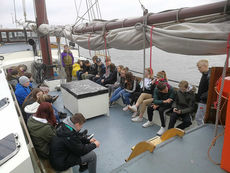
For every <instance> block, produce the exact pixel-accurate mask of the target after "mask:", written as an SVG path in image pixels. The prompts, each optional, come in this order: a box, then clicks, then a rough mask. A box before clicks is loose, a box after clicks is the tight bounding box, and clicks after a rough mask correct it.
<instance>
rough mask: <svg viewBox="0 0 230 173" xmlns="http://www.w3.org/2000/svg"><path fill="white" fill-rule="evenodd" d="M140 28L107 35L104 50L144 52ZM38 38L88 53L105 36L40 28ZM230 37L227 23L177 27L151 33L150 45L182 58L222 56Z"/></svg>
mask: <svg viewBox="0 0 230 173" xmlns="http://www.w3.org/2000/svg"><path fill="white" fill-rule="evenodd" d="M142 27H143V25H142V24H139V25H136V26H134V27H128V28H120V29H114V30H111V31H109V32H106V47H107V49H109V48H115V49H121V50H140V49H143V48H144V47H143V39H144V37H143V28H142ZM150 29H151V27H150V26H147V28H146V32H145V34H146V48H148V47H149V45H150V44H149V43H150ZM37 31H38V33H40V34H41V35H47V34H49V35H50V36H60V37H66V38H67V39H69V40H71V41H72V42H75V43H77V44H78V45H79V46H81V47H83V48H85V49H90V50H103V49H105V41H104V34H105V33H104V32H101V33H98V32H97V33H92V34H81V35H73V34H72V27H71V26H64V27H63V26H51V25H47V24H42V25H40V27H39V28H38V30H37ZM229 34H230V22H229V21H227V22H222V23H180V24H174V25H171V26H167V27H164V28H157V27H155V28H154V29H153V35H152V45H153V46H156V47H158V48H159V49H162V50H164V51H167V52H170V53H177V54H185V55H219V54H225V53H226V50H227V40H228V35H229Z"/></svg>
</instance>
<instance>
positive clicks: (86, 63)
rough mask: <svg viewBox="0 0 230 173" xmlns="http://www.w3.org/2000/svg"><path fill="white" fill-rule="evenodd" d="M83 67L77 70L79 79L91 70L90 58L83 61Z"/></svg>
mask: <svg viewBox="0 0 230 173" xmlns="http://www.w3.org/2000/svg"><path fill="white" fill-rule="evenodd" d="M82 63H83V64H82V66H81V69H80V70H78V71H77V79H78V80H82V75H83V74H85V73H89V71H90V66H91V64H90V62H89V61H88V60H86V61H83V62H82Z"/></svg>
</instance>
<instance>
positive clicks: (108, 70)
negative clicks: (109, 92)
mask: <svg viewBox="0 0 230 173" xmlns="http://www.w3.org/2000/svg"><path fill="white" fill-rule="evenodd" d="M111 64H112V61H111V59H110V57H108V56H107V58H106V59H105V66H106V72H105V74H104V75H103V78H107V77H108V76H109V75H110V65H111Z"/></svg>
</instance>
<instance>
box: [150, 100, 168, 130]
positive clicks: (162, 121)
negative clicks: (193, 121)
mask: <svg viewBox="0 0 230 173" xmlns="http://www.w3.org/2000/svg"><path fill="white" fill-rule="evenodd" d="M169 108H171V104H163V105H160V106H159V107H158V108H157V109H156V110H158V111H159V114H160V119H161V127H165V117H164V111H165V110H167V109H169ZM153 111H154V109H153V107H152V106H148V109H147V112H148V120H149V121H152V120H153Z"/></svg>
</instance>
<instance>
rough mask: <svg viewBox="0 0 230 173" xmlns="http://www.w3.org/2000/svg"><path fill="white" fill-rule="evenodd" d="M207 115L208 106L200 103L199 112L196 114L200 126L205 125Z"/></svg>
mask: <svg viewBox="0 0 230 173" xmlns="http://www.w3.org/2000/svg"><path fill="white" fill-rule="evenodd" d="M205 113H206V104H204V103H198V108H197V112H196V122H197V125H198V126H200V125H203V124H204V115H205Z"/></svg>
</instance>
